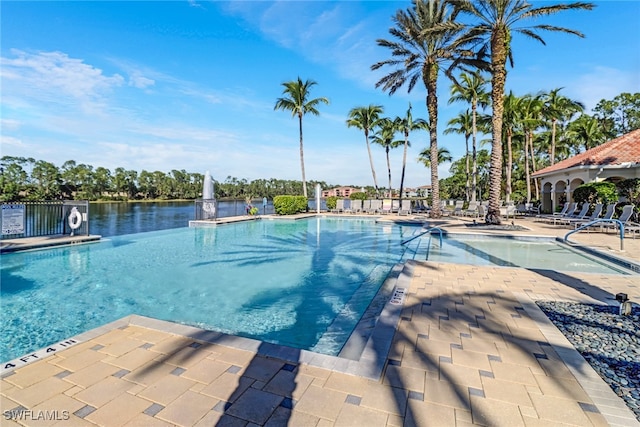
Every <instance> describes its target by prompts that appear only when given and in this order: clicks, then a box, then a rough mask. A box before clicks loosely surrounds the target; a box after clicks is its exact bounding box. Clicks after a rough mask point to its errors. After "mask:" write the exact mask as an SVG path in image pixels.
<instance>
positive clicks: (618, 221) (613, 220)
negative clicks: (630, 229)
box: [564, 218, 624, 252]
mask: <svg viewBox="0 0 640 427" xmlns="http://www.w3.org/2000/svg"><path fill="white" fill-rule="evenodd" d="M599 222H613V223H614V224H618V225H619V226H620V251H621V252H623V251H624V223H623V222H622V221H620V220H619V219H609V218H598V219H595V220H593V221H591V222H588V223H586V224H583V225H581V226H580V227H578V228H576V229H575V230H571V231H570V232H568V233H567V234H566V235H565V236H564V241H565V242H568V243H574V242H570V241H569V236H570V235H572V234H573V233H577V232H578V231H580V230H583V229H585V228H587V227H591V226H592V225H593V224H597V223H599Z"/></svg>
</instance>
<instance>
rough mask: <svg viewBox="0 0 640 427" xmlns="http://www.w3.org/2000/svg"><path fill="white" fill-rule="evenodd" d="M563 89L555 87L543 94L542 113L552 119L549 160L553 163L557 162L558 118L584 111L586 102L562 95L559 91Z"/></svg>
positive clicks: (567, 117)
mask: <svg viewBox="0 0 640 427" xmlns="http://www.w3.org/2000/svg"><path fill="white" fill-rule="evenodd" d="M562 89H563V88H556V89H553V90H551V91H549V93H547V94H544V95H543V96H542V98H543V101H544V106H543V111H542V114H543V116H544V117H545V118H547V119H548V120H550V121H551V149H550V151H549V161H550V162H551V164H552V165H553V164H555V162H556V125H557V123H558V120H565V119H569V118H571V116H572V115H573V114H575V113H579V112H582V111H584V104H582V103H581V102H578V101H574V100H572V99H569V98H567V97H565V96H562V95H560V94H559V92H560V91H561V90H562Z"/></svg>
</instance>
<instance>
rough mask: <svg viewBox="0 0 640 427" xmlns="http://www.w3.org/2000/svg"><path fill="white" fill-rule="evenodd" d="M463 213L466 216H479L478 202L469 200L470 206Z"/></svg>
mask: <svg viewBox="0 0 640 427" xmlns="http://www.w3.org/2000/svg"><path fill="white" fill-rule="evenodd" d="M463 215H464V216H474V217H477V216H478V202H474V201H471V202H469V206H468V207H467V209H466V210H465V211H464V212H463Z"/></svg>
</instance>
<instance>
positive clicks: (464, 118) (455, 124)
mask: <svg viewBox="0 0 640 427" xmlns="http://www.w3.org/2000/svg"><path fill="white" fill-rule="evenodd" d="M447 125H448V126H449V127H448V128H446V129H445V130H444V132H443V133H444V135H449V134H450V133H457V134H459V135H464V144H465V156H464V157H465V162H466V165H465V175H466V181H465V187H464V188H465V191H464V194H465V197H466V200H467V201H469V199H470V192H469V191H470V188H471V185H470V174H469V138H471V135H472V134H473V118H472V117H471V113H470V112H469V110H466V111H465V112H464V113H460V114H459V115H458V116H457V117H454V118H452V119H451V120H449V122H448V123H447ZM429 164H431V162H429Z"/></svg>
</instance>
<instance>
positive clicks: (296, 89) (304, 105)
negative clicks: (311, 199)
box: [273, 77, 329, 197]
mask: <svg viewBox="0 0 640 427" xmlns="http://www.w3.org/2000/svg"><path fill="white" fill-rule="evenodd" d="M316 84H317V83H316V82H314V81H313V80H307V81H305V82H304V83H303V82H302V80H301V79H300V77H298V80H292V81H290V82H285V83H282V86H284V90H283V91H282V93H283V95H285V97H283V98H278V99H277V100H276V105H275V106H274V107H273V109H274V110H283V111H291V116H292V117H293V116H298V123H299V127H300V168H301V169H302V192H303V194H304V197H307V180H306V178H305V175H304V150H303V145H302V117H303V116H304V115H305V114H307V113H310V114H313V115H314V116H318V115H320V112H319V111H318V110H317V109H316V106H317V105H318V104H320V103H321V102H323V103H325V104H329V100H328V99H327V98H315V99H311V100H310V99H308V98H309V90H310V89H311V87H312V86H314V85H316Z"/></svg>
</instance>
